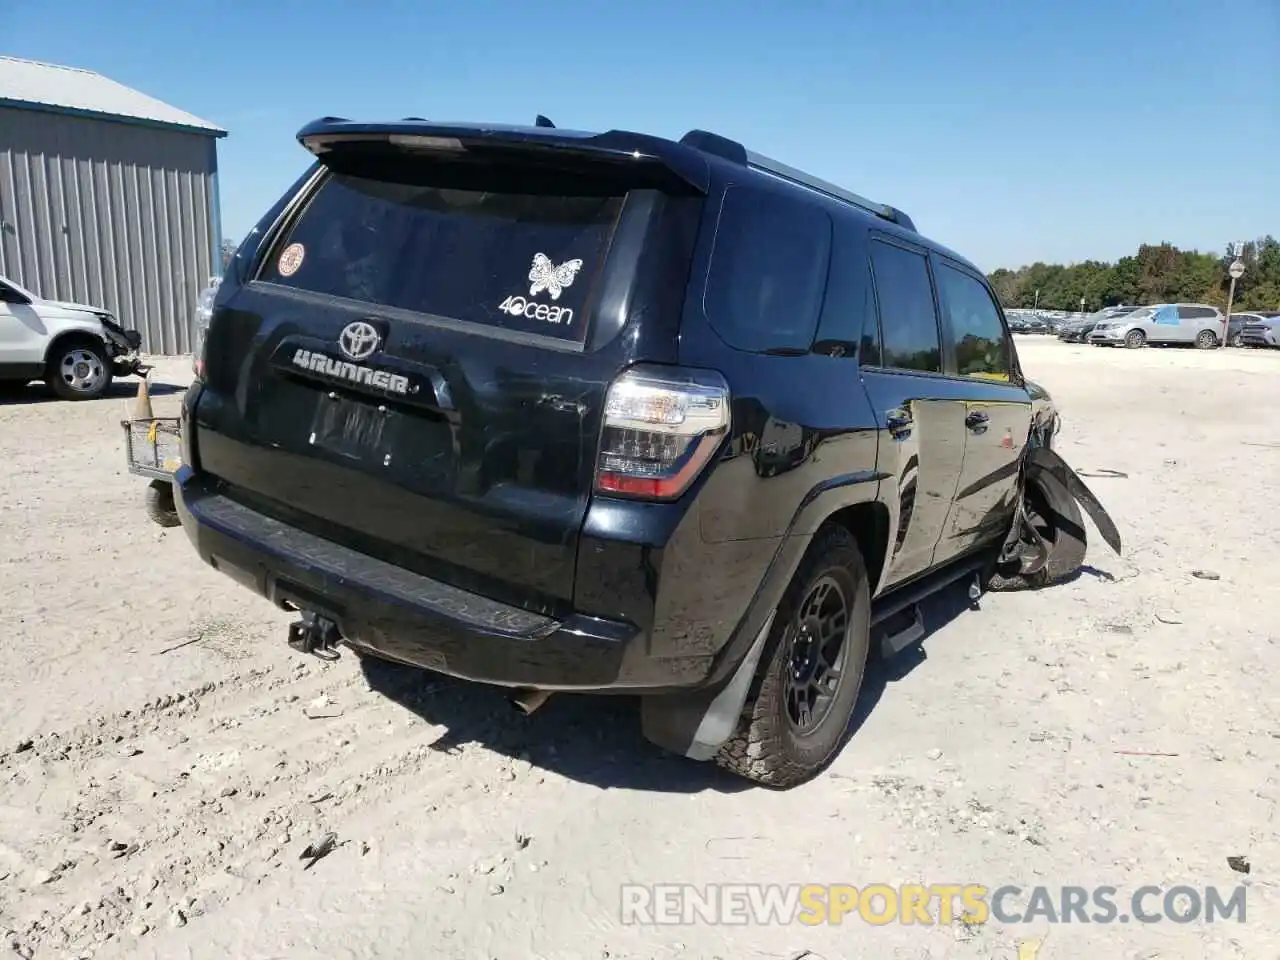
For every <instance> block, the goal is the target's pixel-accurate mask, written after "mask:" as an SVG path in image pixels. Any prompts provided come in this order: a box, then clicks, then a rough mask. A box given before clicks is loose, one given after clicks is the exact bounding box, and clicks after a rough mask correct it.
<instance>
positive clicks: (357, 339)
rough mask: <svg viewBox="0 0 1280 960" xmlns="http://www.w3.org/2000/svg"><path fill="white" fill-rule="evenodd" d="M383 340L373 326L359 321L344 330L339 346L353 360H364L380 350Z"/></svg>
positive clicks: (348, 325) (340, 335)
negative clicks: (379, 344)
mask: <svg viewBox="0 0 1280 960" xmlns="http://www.w3.org/2000/svg"><path fill="white" fill-rule="evenodd" d="M381 339H382V338H381V337H380V336H378V331H377V330H375V329H374V328H373V324H371V323H365V321H363V320H357V321H356V322H355V323H348V324H347V325H346V326H345V327H343V328H342V333H340V334H339V335H338V346H339V347H341V348H342V352H343V353H345V354H346V355H347V356H348V357H350V358H351V359H352V360H364V359H366V358H367V357H369V356H371V355H372V354H373V352H374V351H375V350H377V349H378V342H379V341H380V340H381Z"/></svg>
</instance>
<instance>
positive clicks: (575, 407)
mask: <svg viewBox="0 0 1280 960" xmlns="http://www.w3.org/2000/svg"><path fill="white" fill-rule="evenodd" d="M323 159H324V162H325V165H326V166H325V167H324V168H322V169H321V170H320V171H319V172H318V174H317V181H316V182H315V183H313V184H312V185H311V186H310V187H309V188H308V190H309V192H308V193H307V194H306V195H305V196H304V197H303V198H302V202H301V204H300V206H299V208H298V209H297V210H295V211H294V212H293V213H292V214H290V217H291V219H288V220H286V221H285V222H284V224H283V225H282V228H281V229H280V230H279V233H278V237H277V238H276V239H275V240H274V242H272V243H271V245H270V247H269V249H268V250H267V251H266V253H265V256H264V257H263V258H260V265H259V266H258V267H256V268H255V269H254V272H253V274H252V276H251V277H249V278H248V282H247V283H245V284H244V285H243V286H242V287H240V288H239V289H237V290H236V291H235V292H234V293H233V294H232V295H230V296H220V298H219V305H218V307H217V309H216V310H215V313H214V317H213V320H212V323H211V325H210V329H209V333H208V338H207V347H206V355H205V361H206V378H207V384H208V386H207V388H206V391H205V394H206V395H205V396H202V398H201V400H200V405H199V408H198V411H197V420H198V433H197V436H196V443H195V449H196V453H197V456H198V459H199V468H200V469H201V470H202V471H204V472H205V473H206V474H211V475H212V476H214V477H216V478H217V479H218V480H220V481H223V482H224V484H225V485H226V489H227V490H228V491H229V495H232V496H236V497H239V498H240V499H241V500H242V501H244V502H246V503H247V504H249V505H251V506H254V507H255V508H257V509H260V510H262V511H263V512H265V513H268V514H270V515H274V516H276V517H278V518H280V519H282V520H284V521H285V522H289V523H292V524H294V525H296V526H298V527H301V528H303V529H308V530H310V531H311V532H313V533H316V534H317V535H319V536H325V537H329V538H331V539H337V540H340V541H342V542H344V543H346V544H347V545H349V546H352V547H354V548H356V549H360V550H362V551H364V552H366V553H368V554H370V555H373V556H378V557H381V558H382V559H385V560H387V561H389V562H392V563H398V564H400V565H402V566H405V567H408V568H410V569H416V570H418V571H419V572H421V573H424V574H426V575H428V576H433V577H436V578H438V579H441V580H444V581H446V582H450V583H453V584H455V585H457V586H460V587H462V588H464V589H470V590H475V591H478V592H483V593H485V594H486V595H488V596H492V597H494V598H497V599H502V600H504V601H506V602H511V603H516V604H520V605H523V606H525V607H526V608H531V609H536V610H542V611H554V610H556V609H560V608H563V607H564V605H566V604H567V603H569V602H570V601H571V598H572V595H573V580H574V559H575V556H576V550H577V541H578V535H579V529H580V527H581V524H582V520H583V516H584V513H585V510H586V506H587V502H588V499H589V496H590V492H591V489H592V479H593V475H594V469H595V457H596V448H597V441H598V437H599V431H600V417H601V407H602V402H603V397H604V394H605V391H606V389H607V387H608V384H609V382H610V381H611V380H612V379H613V377H614V376H615V375H616V374H617V373H618V372H619V371H620V370H622V369H623V368H624V367H626V366H627V365H628V364H630V363H631V362H634V361H636V360H640V359H646V360H656V361H659V362H661V361H663V360H669V359H671V358H672V357H673V356H674V351H675V331H676V329H677V323H678V308H677V307H676V306H675V305H676V304H678V303H679V301H680V299H681V298H682V297H683V295H684V290H683V287H682V286H681V285H680V284H679V283H671V282H669V281H664V279H663V278H662V277H660V276H657V275H655V274H653V273H652V272H650V273H647V274H645V275H644V276H643V277H642V271H641V270H640V264H641V261H642V255H643V253H644V251H645V249H646V248H647V247H648V245H649V244H650V242H653V243H662V242H663V241H664V237H663V236H662V235H661V231H660V227H659V225H660V223H661V222H663V218H664V216H665V214H664V213H663V211H664V210H665V209H667V208H666V204H667V203H668V201H671V202H672V203H673V204H674V203H675V200H674V199H673V198H672V197H669V196H667V195H666V194H665V193H662V192H659V191H657V190H655V189H653V186H652V184H651V183H649V182H647V181H646V180H645V177H644V174H643V170H644V169H645V168H644V167H643V165H640V164H637V165H636V169H635V170H629V171H627V172H624V173H620V172H617V167H616V165H610V166H604V165H597V164H592V163H590V162H587V161H585V160H583V159H582V158H581V157H576V158H575V157H569V158H561V157H558V156H556V155H555V152H554V151H549V150H546V149H543V150H542V151H540V152H539V153H538V154H536V159H531V158H530V157H526V156H525V155H523V154H522V155H519V156H518V157H515V158H514V159H513V158H512V157H509V156H507V155H506V154H504V155H503V156H502V157H501V158H499V159H494V158H492V157H488V158H486V159H485V160H484V161H483V162H482V161H481V160H479V159H476V158H474V157H471V156H467V157H459V158H445V159H440V158H436V157H426V156H423V155H421V154H415V153H412V152H406V151H399V150H395V149H390V148H387V146H386V144H385V142H384V143H375V144H365V143H363V142H356V143H354V144H350V145H346V146H341V147H337V148H334V149H333V150H332V151H331V152H330V153H329V154H326V155H325V156H324V157H323ZM679 255H680V251H679V250H678V249H674V250H673V251H671V252H669V256H672V257H676V258H678V257H679ZM685 263H686V267H685V274H686V276H687V260H686V261H685ZM682 279H683V278H682ZM224 282H225V281H224ZM664 298H666V299H664ZM667 300H670V303H669V304H668V302H667ZM641 308H643V309H645V310H646V311H647V312H646V316H647V318H648V319H647V320H646V322H645V324H644V325H643V329H633V330H632V335H631V336H626V337H620V336H617V334H618V332H619V331H620V329H621V328H622V327H623V325H624V324H625V323H626V322H627V319H628V315H629V312H631V311H634V310H637V309H641Z"/></svg>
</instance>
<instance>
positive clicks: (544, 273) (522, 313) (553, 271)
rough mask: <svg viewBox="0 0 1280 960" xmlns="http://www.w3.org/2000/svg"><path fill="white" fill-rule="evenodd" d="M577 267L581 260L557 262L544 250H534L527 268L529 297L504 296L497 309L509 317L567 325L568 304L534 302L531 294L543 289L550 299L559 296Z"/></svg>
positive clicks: (574, 276)
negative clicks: (566, 305) (557, 263)
mask: <svg viewBox="0 0 1280 960" xmlns="http://www.w3.org/2000/svg"><path fill="white" fill-rule="evenodd" d="M581 269H582V261H581V260H576V259H575V260H566V261H565V262H564V263H562V264H559V265H558V266H557V265H556V264H555V263H553V262H552V260H551V258H550V257H548V256H547V255H546V254H545V253H535V254H534V255H533V267H532V268H531V269H530V270H529V297H528V298H526V297H522V296H511V297H507V299H505V300H503V301H502V303H500V304H499V305H498V309H499V310H501V311H502V312H503V313H507V314H510V315H511V316H513V317H525V318H526V319H528V320H540V321H542V322H543V323H553V324H556V325H558V326H569V325H570V324H571V323H573V310H572V309H571V308H569V307H559V306H556V305H554V304H549V303H538V302H537V301H535V300H533V299H532V298H533V297H536V296H537V295H538V294H540V293H542V292H543V291H544V290H545V291H546V292H547V295H548V296H550V297H551V299H552V300H559V299H560V294H561V293H563V292H564V291H565V290H567V289H568V288H569V287H571V286H573V281H574V280H575V279H576V278H577V276H578V271H579V270H581Z"/></svg>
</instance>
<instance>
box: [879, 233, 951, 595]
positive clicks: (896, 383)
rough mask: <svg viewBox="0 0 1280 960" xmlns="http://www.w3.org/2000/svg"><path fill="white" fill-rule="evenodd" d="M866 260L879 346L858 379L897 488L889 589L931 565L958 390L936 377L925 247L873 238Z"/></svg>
mask: <svg viewBox="0 0 1280 960" xmlns="http://www.w3.org/2000/svg"><path fill="white" fill-rule="evenodd" d="M870 259H871V270H872V277H873V286H874V289H875V291H876V303H877V309H878V314H879V318H880V332H881V339H882V347H881V350H880V356H879V357H878V358H877V357H874V356H870V355H868V356H864V358H863V360H862V377H863V383H864V384H865V385H866V389H867V394H868V396H869V397H870V398H871V402H872V404H873V405H874V407H875V410H876V413H877V415H878V416H879V417H880V423H881V425H882V428H883V433H882V435H881V436H882V440H881V444H880V458H879V459H880V465H881V469H882V470H884V472H885V473H888V474H891V475H892V476H891V477H890V478H889V479H886V480H885V481H883V482H884V483H887V484H892V485H894V486H895V487H896V500H897V504H898V515H897V517H896V518H895V521H894V523H893V524H892V528H893V529H892V530H891V534H890V536H891V540H890V546H889V552H890V558H889V561H888V567H887V573H886V574H885V576H884V578H883V582H884V585H885V586H886V587H892V586H894V585H897V584H900V583H902V582H903V581H905V580H908V579H910V578H911V577H914V576H916V575H918V574H920V573H922V572H924V571H925V570H927V569H928V568H929V567H930V565H931V564H932V563H933V553H934V548H935V547H936V546H937V545H938V540H939V538H940V537H941V536H942V534H943V531H944V530H945V529H946V524H947V517H948V515H949V512H950V508H951V499H952V496H953V495H954V493H955V490H956V484H957V482H958V481H959V478H960V471H961V467H962V464H963V461H964V391H963V389H961V387H962V385H961V384H957V383H956V382H955V381H954V380H950V379H948V378H947V377H945V376H944V375H943V361H942V339H941V332H940V330H939V326H938V313H937V306H936V301H935V298H934V293H933V285H932V281H931V279H930V272H929V261H928V257H927V256H926V254H925V252H924V251H923V250H921V249H919V248H916V247H914V246H912V245H910V244H908V243H906V242H904V241H901V240H899V239H897V238H896V237H895V238H892V239H890V238H888V237H873V239H872V240H871V243H870ZM877 361H878V362H877ZM889 499H891V500H893V499H895V497H894V495H893V494H891V495H890V498H889Z"/></svg>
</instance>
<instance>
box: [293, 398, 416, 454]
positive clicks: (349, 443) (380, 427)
mask: <svg viewBox="0 0 1280 960" xmlns="http://www.w3.org/2000/svg"><path fill="white" fill-rule="evenodd" d="M395 416H396V414H395V413H393V412H392V411H389V410H387V409H386V408H385V407H381V406H374V405H372V404H366V403H357V402H355V401H351V400H344V399H341V398H338V397H328V396H322V397H321V398H320V400H319V403H318V404H317V406H316V415H315V418H314V419H313V421H312V425H311V436H310V438H309V442H310V443H311V445H312V446H314V447H318V448H320V449H321V450H325V451H327V452H329V453H333V454H337V455H338V456H340V457H345V458H347V459H349V460H360V461H363V462H371V463H380V464H381V465H382V466H390V465H391V440H392V436H393V434H394V418H395Z"/></svg>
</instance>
